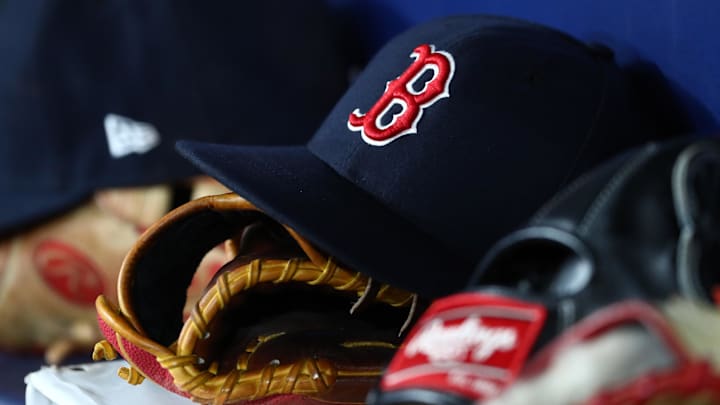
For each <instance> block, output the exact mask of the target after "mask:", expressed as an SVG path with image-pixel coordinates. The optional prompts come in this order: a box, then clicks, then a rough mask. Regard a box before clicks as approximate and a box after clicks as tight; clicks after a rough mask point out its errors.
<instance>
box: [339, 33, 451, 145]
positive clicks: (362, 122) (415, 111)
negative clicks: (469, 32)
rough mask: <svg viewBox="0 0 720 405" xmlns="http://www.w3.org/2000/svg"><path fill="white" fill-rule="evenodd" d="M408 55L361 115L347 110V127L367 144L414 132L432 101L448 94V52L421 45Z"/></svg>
mask: <svg viewBox="0 0 720 405" xmlns="http://www.w3.org/2000/svg"><path fill="white" fill-rule="evenodd" d="M410 57H412V58H413V59H414V61H413V63H412V64H411V65H410V66H409V67H408V68H407V69H406V70H405V72H403V73H402V74H401V75H400V76H398V77H397V78H395V79H394V80H391V81H389V82H387V84H386V86H385V92H384V93H383V95H382V96H381V97H380V99H379V100H378V101H377V102H376V103H375V104H374V105H373V106H372V107H371V108H370V110H369V111H368V112H367V113H365V114H362V113H361V112H360V109H358V108H356V109H355V110H354V111H353V112H352V113H350V117H349V118H348V122H347V126H348V128H349V129H350V130H351V131H356V132H357V131H359V132H360V133H361V135H362V138H363V140H365V142H367V143H368V144H370V145H375V146H382V145H386V144H388V143H390V142H392V141H394V140H396V139H397V138H399V137H401V136H403V135H408V134H414V133H416V132H417V125H418V122H419V121H420V118H422V115H423V111H424V110H425V109H426V108H428V107H430V106H431V105H433V104H434V103H435V102H436V101H438V100H440V99H442V98H445V97H450V82H451V81H452V78H453V75H454V73H455V60H454V59H453V57H452V55H451V54H449V53H448V52H445V51H436V50H435V46H434V45H427V44H424V45H420V46H418V47H417V48H415V50H414V51H413V52H412V53H411V54H410ZM428 75H431V76H430V77H428ZM418 87H420V88H418ZM398 110H399V111H398Z"/></svg>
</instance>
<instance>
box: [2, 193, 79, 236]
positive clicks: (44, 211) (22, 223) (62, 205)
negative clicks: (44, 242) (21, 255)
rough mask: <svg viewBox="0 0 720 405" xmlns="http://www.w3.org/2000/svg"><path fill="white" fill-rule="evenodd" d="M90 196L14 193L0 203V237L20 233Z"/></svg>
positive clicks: (5, 196)
mask: <svg viewBox="0 0 720 405" xmlns="http://www.w3.org/2000/svg"><path fill="white" fill-rule="evenodd" d="M90 195H91V193H90V192H88V191H67V190H66V191H62V192H57V193H39V192H37V193H35V192H14V193H8V194H7V195H4V196H3V197H2V202H0V237H3V236H6V235H8V234H11V233H15V232H20V231H22V229H23V228H26V227H29V226H33V225H35V224H37V223H39V222H42V221H45V220H47V219H48V218H51V217H53V216H55V215H58V214H60V213H63V212H65V211H67V210H69V209H72V208H73V207H75V206H77V205H79V204H80V203H82V202H83V201H85V200H86V199H87V198H89V197H90Z"/></svg>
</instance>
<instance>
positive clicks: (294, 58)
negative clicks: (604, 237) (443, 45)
mask: <svg viewBox="0 0 720 405" xmlns="http://www.w3.org/2000/svg"><path fill="white" fill-rule="evenodd" d="M278 8H281V9H282V10H283V12H282V13H278ZM344 32H345V31H344V28H342V27H341V26H339V24H336V21H335V19H334V18H333V16H332V15H331V13H330V11H329V10H328V9H327V8H326V5H325V4H324V3H323V2H321V1H319V0H318V1H307V2H302V4H301V3H299V2H295V1H283V2H280V3H278V2H273V3H268V2H252V3H248V4H246V3H243V2H235V1H223V2H213V3H212V4H209V3H208V4H205V3H197V2H193V1H188V0H180V1H176V0H161V1H150V2H148V1H144V0H131V1H127V0H106V1H97V0H80V1H71V2H67V1H62V0H29V1H28V0H9V1H3V2H0V59H1V60H2V63H0V196H1V198H0V233H4V232H8V231H9V230H11V229H14V228H17V227H18V226H21V225H25V224H27V223H28V222H32V221H37V220H40V219H43V218H44V217H45V216H47V215H51V214H54V213H55V212H58V211H60V210H63V209H66V208H68V207H70V206H72V205H73V204H76V203H78V202H79V201H80V200H81V199H83V198H84V197H86V196H88V195H89V194H91V193H92V192H93V191H95V190H96V189H99V188H105V187H122V186H139V185H147V184H155V183H168V182H172V181H176V180H179V179H184V178H186V177H188V176H190V175H193V174H197V173H198V170H197V169H196V168H195V167H194V166H192V165H190V164H189V163H188V162H187V161H186V160H185V159H182V158H181V157H180V156H179V155H178V154H177V153H176V151H175V149H174V143H175V140H177V139H198V140H205V141H224V142H231V141H232V142H242V143H246V144H263V145H279V144H302V143H304V142H305V141H306V140H307V139H308V138H309V137H310V136H311V135H312V134H313V132H314V131H315V130H316V129H317V127H318V126H319V125H320V123H321V121H322V119H323V118H324V117H325V115H326V114H327V113H328V111H329V110H330V108H331V107H332V106H333V104H334V103H335V102H336V101H337V99H338V98H339V97H340V96H341V95H342V92H343V91H344V90H345V89H346V88H347V84H348V74H349V73H348V71H349V70H350V66H349V65H350V63H351V62H352V61H353V59H354V58H355V57H354V56H352V55H348V54H346V53H344V52H345V48H344V47H345V45H344V44H345V43H347V42H348V40H349V38H350V37H349V36H346V35H345V34H344ZM341 44H342V45H343V47H341V46H340V45H341ZM341 51H342V52H341ZM107 114H116V115H119V116H122V117H128V118H130V119H132V120H134V121H137V122H142V123H147V124H150V125H152V126H153V127H154V128H155V129H156V130H157V132H158V133H159V135H160V143H159V144H158V145H157V146H156V147H154V148H152V149H151V150H149V151H148V152H146V153H130V154H128V155H126V156H119V157H113V156H111V154H110V151H109V148H108V141H107V139H106V134H105V128H104V119H105V117H106V115H107Z"/></svg>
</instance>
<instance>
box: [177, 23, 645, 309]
mask: <svg viewBox="0 0 720 405" xmlns="http://www.w3.org/2000/svg"><path fill="white" fill-rule="evenodd" d="M626 93H627V89H626V84H625V79H624V78H623V75H622V73H621V71H620V70H619V69H618V67H617V66H616V64H615V63H614V61H613V58H612V52H610V51H609V50H608V49H606V48H603V47H601V46H587V45H586V44H583V43H581V42H578V41H577V40H575V39H573V38H571V37H569V36H568V35H565V34H564V33H561V32H558V31H557V30H554V29H551V28H548V27H544V26H539V25H536V24H533V23H529V22H525V21H519V20H514V19H507V18H502V17H493V16H484V15H467V16H455V17H447V18H442V19H438V20H434V21H431V22H428V23H425V24H422V25H419V26H417V27H414V28H411V29H410V30H408V31H406V32H404V33H403V34H400V35H399V36H397V37H395V38H394V39H393V40H391V41H390V42H389V43H388V44H386V45H385V46H384V47H383V48H382V49H381V50H380V51H379V52H378V53H377V54H376V55H375V56H374V57H373V58H372V60H371V61H370V63H369V64H368V65H367V67H366V68H365V70H364V71H363V72H362V73H361V74H360V76H359V77H358V79H357V80H356V81H355V82H354V83H353V85H352V86H351V87H350V89H349V90H348V91H347V92H346V93H345V95H344V96H343V97H342V98H341V99H340V100H339V102H338V103H337V104H336V106H335V108H334V109H333V110H332V112H331V113H330V114H329V116H328V117H327V118H326V120H325V121H324V123H323V124H322V126H321V127H320V128H319V129H318V131H317V132H316V133H315V134H314V136H313V137H312V139H311V140H310V141H309V142H308V143H307V144H306V145H304V146H294V147H253V146H246V145H223V144H212V143H200V142H192V141H181V142H180V143H178V149H179V151H180V152H181V153H182V154H183V155H185V156H186V157H187V158H189V159H190V160H191V161H193V162H194V163H195V164H197V165H198V166H199V167H200V168H201V169H202V170H203V171H204V172H206V173H208V174H210V175H211V176H213V177H215V178H216V179H218V180H219V181H221V182H222V183H224V184H225V185H226V186H228V187H229V188H230V189H232V190H234V191H235V192H237V193H238V194H239V195H241V196H243V197H245V198H247V199H248V200H250V201H251V202H253V203H254V204H255V205H257V206H258V207H259V208H260V209H262V210H264V211H265V212H266V213H267V214H268V215H269V216H271V217H273V218H275V219H276V220H278V221H280V222H282V223H284V224H286V225H289V226H290V227H292V228H294V229H295V230H296V231H297V232H298V233H300V234H301V235H303V236H305V237H307V238H308V239H309V240H311V241H312V242H313V243H315V244H316V245H317V246H318V247H319V248H321V249H323V250H325V251H326V252H327V253H329V254H331V255H332V256H334V257H336V258H337V259H338V260H339V261H341V262H343V263H344V264H345V265H346V266H348V267H350V268H353V269H355V270H358V271H361V272H364V273H366V274H368V275H370V276H372V277H374V278H375V279H378V280H380V281H383V282H388V283H391V284H394V285H396V286H398V287H402V288H406V289H409V290H412V291H415V292H418V293H420V294H423V295H426V296H428V297H436V296H440V295H444V294H447V293H450V292H453V291H457V290H459V289H462V288H463V286H464V284H465V283H466V282H467V280H468V278H469V276H470V274H471V273H472V270H473V267H474V266H473V264H474V263H475V262H477V261H478V260H479V259H480V258H481V257H482V255H483V254H484V253H485V252H486V250H487V249H488V248H489V247H490V246H491V245H492V243H493V242H494V241H495V240H497V239H499V238H500V237H501V236H503V235H504V234H505V233H507V232H508V231H510V230H512V229H513V228H515V227H517V226H519V225H521V224H522V223H523V222H524V221H525V220H527V218H529V217H530V215H531V214H532V213H533V212H534V211H535V210H536V209H537V208H538V207H539V206H540V205H541V204H542V203H543V202H544V201H546V200H547V199H548V198H549V197H550V196H551V195H553V194H554V193H555V192H556V191H558V190H559V189H560V188H561V187H562V186H563V185H564V184H566V183H567V182H568V181H569V180H571V179H573V178H574V177H575V176H576V175H577V174H579V173H582V172H584V171H585V170H586V169H588V168H589V167H592V166H594V165H595V164H597V163H599V162H601V161H603V160H604V159H606V158H608V157H609V156H611V155H613V154H615V153H616V152H618V151H620V150H623V149H625V148H628V147H630V146H632V145H635V144H638V143H641V142H644V141H646V140H647V139H649V138H650V136H651V135H650V134H652V132H650V131H646V130H643V129H641V128H638V126H639V125H636V123H635V120H634V118H633V114H632V110H631V106H630V105H629V102H628V95H627V94H626Z"/></svg>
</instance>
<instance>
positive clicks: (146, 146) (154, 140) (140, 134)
mask: <svg viewBox="0 0 720 405" xmlns="http://www.w3.org/2000/svg"><path fill="white" fill-rule="evenodd" d="M104 124H105V135H106V136H107V141H108V147H109V148H110V155H111V156H112V157H114V158H121V157H123V156H127V155H129V154H131V153H145V152H148V151H149V150H151V149H152V148H154V147H156V146H157V145H158V144H159V143H160V134H159V133H158V131H157V129H155V127H154V126H152V125H150V124H148V123H145V122H140V121H135V120H132V119H130V118H127V117H123V116H120V115H116V114H108V115H106V116H105V122H104Z"/></svg>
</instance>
